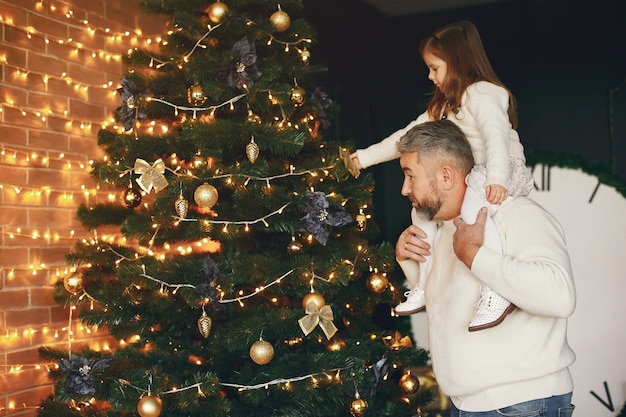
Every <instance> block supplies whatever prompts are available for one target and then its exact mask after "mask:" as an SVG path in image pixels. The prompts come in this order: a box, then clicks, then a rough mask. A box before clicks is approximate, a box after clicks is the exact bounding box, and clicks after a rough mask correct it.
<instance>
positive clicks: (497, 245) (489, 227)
mask: <svg viewBox="0 0 626 417" xmlns="http://www.w3.org/2000/svg"><path fill="white" fill-rule="evenodd" d="M482 207H487V208H489V203H488V202H487V201H486V200H485V199H484V198H483V196H482V195H480V194H479V193H478V192H477V191H476V190H474V189H473V188H472V187H467V190H466V191H465V197H464V199H463V205H462V206H461V219H463V221H464V222H465V223H467V224H474V223H476V216H478V211H479V210H480V209H481V208H482ZM484 245H485V247H486V248H489V249H491V250H492V251H494V252H497V253H502V243H501V242H500V235H499V234H498V228H497V227H496V224H495V222H494V221H493V219H492V218H491V215H489V216H487V220H486V221H485V237H484Z"/></svg>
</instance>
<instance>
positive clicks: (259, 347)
mask: <svg viewBox="0 0 626 417" xmlns="http://www.w3.org/2000/svg"><path fill="white" fill-rule="evenodd" d="M250 358H252V361H253V362H254V363H256V364H257V365H265V364H268V363H269V362H270V361H271V360H272V358H274V347H273V346H272V344H271V343H269V342H266V341H265V340H263V339H259V340H257V341H256V342H254V343H253V344H252V346H250Z"/></svg>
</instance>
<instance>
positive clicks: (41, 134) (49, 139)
mask: <svg viewBox="0 0 626 417" xmlns="http://www.w3.org/2000/svg"><path fill="white" fill-rule="evenodd" d="M28 144H29V145H30V146H31V147H32V148H34V149H45V150H50V151H52V152H51V153H50V154H51V156H52V155H54V156H55V157H57V158H58V155H59V153H60V152H67V151H68V145H69V137H68V135H67V134H65V133H59V132H50V131H43V130H32V131H31V132H30V133H29V135H28ZM57 151H58V152H57ZM49 166H50V167H53V165H52V161H50V165H49Z"/></svg>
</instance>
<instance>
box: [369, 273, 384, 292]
mask: <svg viewBox="0 0 626 417" xmlns="http://www.w3.org/2000/svg"><path fill="white" fill-rule="evenodd" d="M365 285H366V286H367V289H368V290H370V291H371V292H373V293H374V294H382V293H383V292H385V290H386V289H387V285H389V280H388V279H387V274H385V273H381V272H374V273H372V274H371V275H370V276H369V277H368V278H367V282H366V284H365Z"/></svg>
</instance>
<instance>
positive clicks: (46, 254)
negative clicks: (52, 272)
mask: <svg viewBox="0 0 626 417" xmlns="http://www.w3.org/2000/svg"><path fill="white" fill-rule="evenodd" d="M68 246H69V245H68ZM66 253H67V248H32V249H31V250H30V260H31V263H33V264H35V265H39V264H41V263H44V264H46V265H54V264H62V263H64V260H65V254H66Z"/></svg>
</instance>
